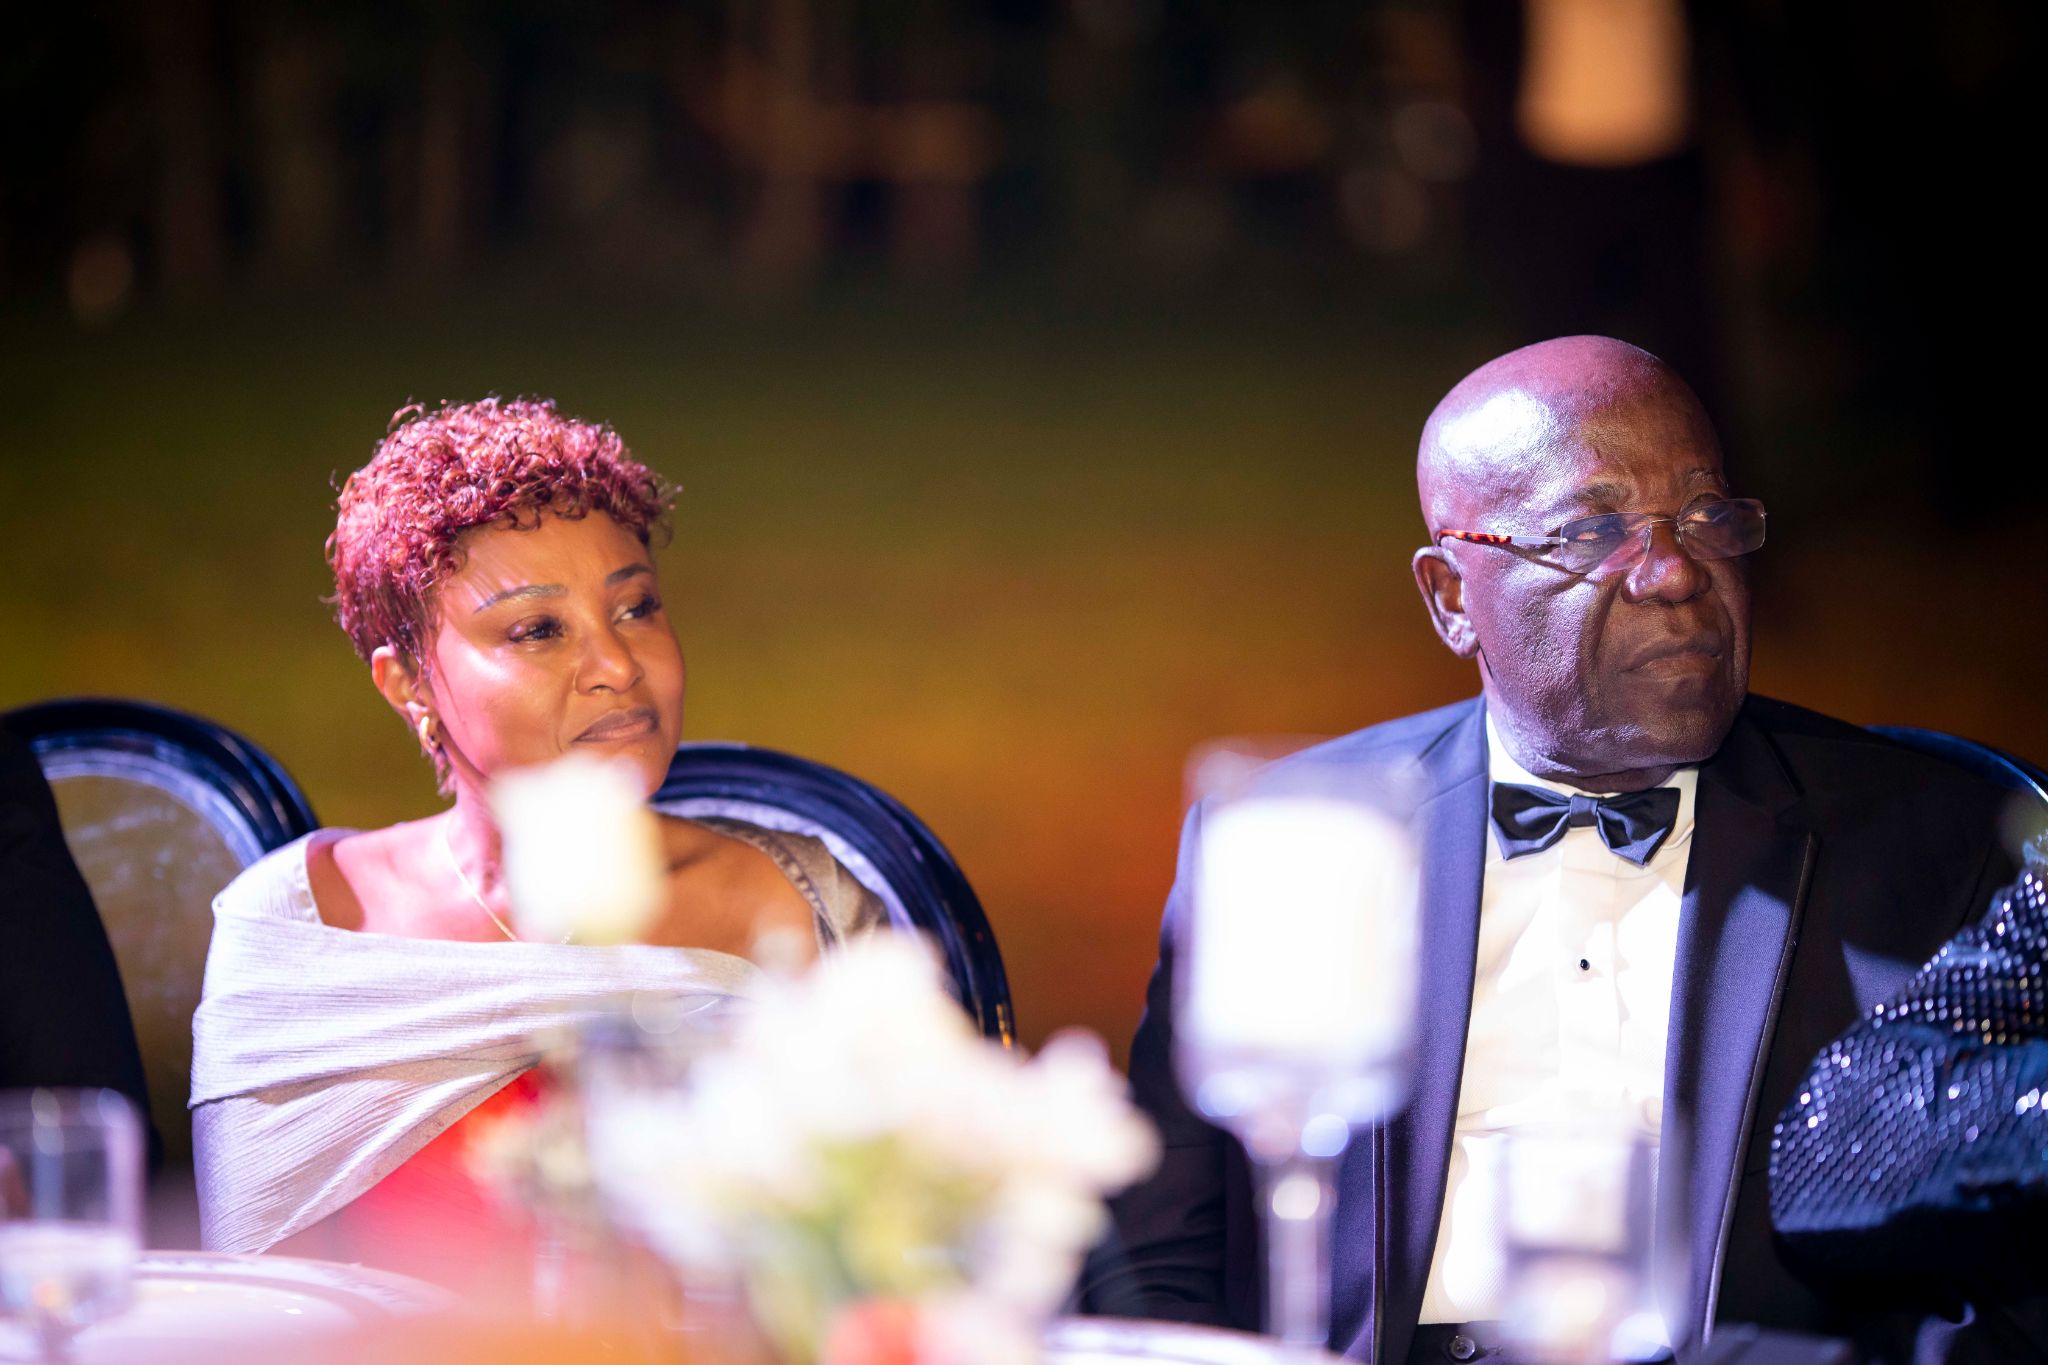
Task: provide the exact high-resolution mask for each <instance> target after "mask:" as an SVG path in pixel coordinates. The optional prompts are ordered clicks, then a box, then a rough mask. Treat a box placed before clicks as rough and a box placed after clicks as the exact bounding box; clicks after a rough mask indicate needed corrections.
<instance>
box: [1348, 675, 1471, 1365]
mask: <svg viewBox="0 0 2048 1365" xmlns="http://www.w3.org/2000/svg"><path fill="white" fill-rule="evenodd" d="M1485 718H1486V713H1485V711H1484V709H1483V708H1481V707H1480V706H1479V705H1478V704H1477V703H1476V702H1475V703H1474V704H1473V706H1472V709H1471V711H1470V712H1469V713H1468V714H1467V716H1466V717H1465V718H1464V719H1463V720H1461V721H1460V722H1458V723H1457V724H1456V725H1454V726H1452V728H1450V729H1449V730H1446V731H1445V732H1444V733H1443V736H1442V737H1441V738H1440V739H1439V740H1438V741H1437V743H1435V744H1434V745H1432V746H1431V747H1430V748H1429V749H1428V750H1426V751H1425V752H1424V753H1423V754H1422V755H1421V757H1420V760H1419V762H1420V766H1421V769H1422V772H1423V775H1424V778H1425V781H1426V782H1427V784H1428V790H1429V792H1430V793H1431V795H1429V796H1427V797H1426V798H1425V799H1424V802H1423V804H1422V806H1421V807H1420V809H1419V811H1418V815H1417V827H1418V829H1419V831H1420V834H1421V839H1422V848H1421V858H1422V910H1423V915H1422V962H1421V973H1422V979H1421V982H1420V983H1419V985H1420V990H1419V1001H1420V1004H1419V1007H1418V1008H1419V1015H1418V1018H1417V1027H1416V1038H1415V1086H1414V1089H1413V1091H1412V1092H1411V1093H1410V1096H1409V1100H1408V1104H1407V1107H1406V1108H1404V1109H1403V1110H1402V1111H1401V1113H1400V1114H1399V1115H1397V1116H1396V1117H1395V1118H1394V1120H1393V1121H1392V1122H1391V1123H1389V1124H1388V1125H1386V1127H1385V1128H1384V1129H1381V1130H1379V1131H1377V1132H1374V1133H1372V1134H1369V1135H1368V1134H1364V1133H1361V1134H1359V1135H1358V1138H1357V1140H1356V1147H1357V1149H1358V1156H1360V1157H1366V1156H1368V1155H1369V1157H1370V1159H1369V1160H1350V1161H1347V1162H1346V1163H1345V1165H1344V1184H1343V1188H1342V1191H1341V1194H1340V1198H1339V1201H1338V1208H1339V1210H1340V1218H1341V1211H1342V1210H1343V1209H1344V1208H1345V1206H1346V1205H1347V1204H1348V1205H1349V1206H1350V1207H1351V1208H1352V1209H1354V1210H1356V1211H1359V1212H1362V1211H1363V1210H1366V1209H1370V1210H1372V1211H1373V1213H1374V1214H1375V1217H1374V1218H1373V1227H1372V1243H1371V1244H1372V1247H1373V1253H1374V1254H1373V1261H1374V1264H1373V1266H1372V1271H1371V1276H1372V1285H1371V1288H1370V1295H1371V1304H1372V1311H1371V1313H1370V1314H1368V1315H1366V1317H1365V1319H1364V1320H1363V1321H1359V1320H1358V1319H1356V1318H1353V1319H1352V1321H1351V1322H1349V1323H1344V1322H1339V1323H1337V1324H1335V1325H1336V1326H1337V1327H1338V1332H1337V1334H1336V1335H1337V1338H1338V1344H1339V1345H1345V1344H1346V1342H1345V1338H1346V1337H1349V1338H1350V1340H1349V1343H1348V1347H1349V1349H1348V1350H1347V1354H1350V1355H1354V1356H1359V1355H1362V1354H1363V1353H1364V1351H1365V1349H1366V1348H1368V1347H1376V1348H1377V1349H1375V1350H1373V1358H1375V1359H1378V1360H1389V1361H1398V1360H1403V1359H1405V1358H1406V1357H1407V1354H1408V1343H1409V1341H1410V1339H1411V1338H1412V1337H1413V1335H1414V1331H1415V1319H1416V1316H1417V1314H1419V1313H1420V1312H1421V1309H1422V1291H1423V1288H1424V1283H1425V1280H1426V1278H1427V1276H1428V1275H1429V1262H1430V1257H1431V1255H1432V1254H1433V1253H1434V1251H1435V1250H1436V1230H1437V1221H1438V1219H1439V1218H1440V1217H1441V1215H1442V1213H1443V1199H1444V1178H1445V1171H1446V1169H1447V1167H1448V1165H1449V1162H1450V1152H1451V1135H1452V1128H1453V1126H1454V1124H1455V1123H1456V1120H1457V1112H1458V1082H1459V1078H1460V1077H1461V1076H1462V1074H1463V1072H1464V1066H1465V1033H1466V1024H1467V1016H1469V1015H1470V1013H1471V1009H1472V970H1473V962H1474V960H1475V958H1476V957H1477V954H1478V945H1479V888H1480V880H1481V875H1482V873H1483V872H1484V870H1485V866H1486V723H1485ZM1341 1221H1342V1222H1345V1223H1352V1227H1353V1228H1354V1229H1355V1228H1357V1224H1356V1223H1353V1222H1352V1220H1351V1219H1342V1220H1341ZM1359 1231H1363V1230H1362V1229H1359ZM1361 1269H1363V1267H1361ZM1352 1288H1353V1287H1352V1286H1345V1285H1340V1286H1339V1293H1338V1295H1337V1296H1336V1298H1337V1300H1338V1301H1339V1302H1342V1301H1344V1300H1345V1299H1346V1298H1350V1300H1351V1302H1353V1303H1357V1302H1360V1301H1361V1299H1360V1298H1359V1297H1352V1295H1351V1294H1349V1293H1347V1292H1346V1291H1349V1290H1352ZM1375 1336H1377V1341H1374V1337H1375Z"/></svg>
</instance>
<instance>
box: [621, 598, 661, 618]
mask: <svg viewBox="0 0 2048 1365" xmlns="http://www.w3.org/2000/svg"><path fill="white" fill-rule="evenodd" d="M660 610H661V599H660V598H659V597H656V596H654V595H653V594H652V593H649V594H648V595H647V596H645V597H643V598H641V599H640V600H639V601H637V602H635V603H634V604H633V605H632V606H630V607H627V608H626V613H625V614H626V616H627V618H628V619H629V620H637V619H639V618H640V617H642V616H652V615H654V613H656V612H658V611H660Z"/></svg>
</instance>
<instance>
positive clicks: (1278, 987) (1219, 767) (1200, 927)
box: [1174, 739, 1418, 1347]
mask: <svg viewBox="0 0 2048 1365" xmlns="http://www.w3.org/2000/svg"><path fill="white" fill-rule="evenodd" d="M1305 743H1306V741H1304V740H1300V739H1281V740H1275V739H1233V740H1224V741H1219V742H1217V743H1214V744H1211V745H1207V746H1205V747H1204V748H1202V749H1200V750H1198V751H1196V754H1195V755H1194V757H1193V758H1192V759H1191V761H1190V764H1189V788H1190V795H1191V796H1192V797H1194V798H1195V799H1196V800H1197V802H1198V803H1199V810H1198V813H1197V816H1196V818H1195V824H1194V845H1193V856H1194V861H1193V867H1192V875H1193V884H1192V887H1191V888H1190V889H1191V895H1190V899H1189V911H1190V917H1189V921H1188V922H1187V923H1186V924H1185V925H1184V926H1183V929H1184V937H1183V940H1182V943H1181V945H1180V957H1179V969H1178V980H1177V982H1176V989H1177V994H1178V1011H1177V1016H1176V1018H1177V1024H1176V1033H1175V1056H1174V1060H1175V1066H1176V1069H1177V1072H1178V1075H1179V1078H1180V1083H1181V1088H1182V1090H1183V1091H1184V1092H1185V1093H1186V1094H1187V1096H1188V1098H1189V1100H1190V1102H1191V1103H1192V1104H1193V1105H1194V1107H1195V1108H1196V1109H1197V1110H1199V1111H1200V1112H1201V1113H1202V1114H1204V1115H1205V1116H1207V1117H1208V1118H1209V1119H1210V1120H1211V1121H1212V1122H1214V1123H1216V1124H1218V1125H1220V1126H1222V1127H1224V1128H1226V1129H1228V1130H1229V1131H1230V1132H1232V1133H1233V1134H1235V1135H1236V1136H1237V1138H1238V1140H1239V1141H1240V1142H1242V1143H1243V1144H1244V1148H1245V1151H1246V1152H1247V1153H1248V1154H1249V1155H1250V1156H1251V1159H1252V1163H1253V1169H1254V1171H1255V1173H1256V1176H1257V1180H1258V1186H1259V1189H1258V1194H1259V1203H1260V1208H1261V1211H1262V1217H1263V1219H1264V1223H1265V1230H1266V1256H1267V1279H1266V1291H1267V1292H1266V1328H1267V1331H1268V1333H1269V1334H1271V1335H1273V1336H1275V1337H1278V1338H1280V1339H1281V1340H1282V1341H1285V1342H1287V1343H1289V1344H1291V1345H1298V1346H1315V1347H1321V1346H1323V1345H1324V1344H1325V1342H1326V1339H1327V1337H1328V1333H1329V1228H1330V1215H1331V1211H1332V1206H1333V1204H1334V1202H1335V1191H1334V1186H1333V1174H1334V1170H1335V1165H1336V1161H1337V1159H1338V1157H1339V1156H1341V1155H1342V1153H1343V1151H1344V1148H1345V1146H1346V1145H1347V1144H1348V1143H1349V1141H1350V1136H1351V1130H1352V1128H1353V1127H1354V1126H1355V1125H1360V1124H1368V1123H1377V1122H1382V1121H1384V1120H1385V1119H1386V1118H1387V1117H1388V1116H1389V1115H1391V1114H1392V1113H1393V1111H1394V1110H1395V1109H1396V1108H1397V1107H1398V1106H1399V1105H1400V1103H1401V1102H1402V1100H1403V1099H1404V1098H1405V1097H1406V1092H1407V1087H1408V1082H1409V1073H1410V1069H1411V1067H1410V1056H1411V1050H1412V1040H1413V1036H1414V1029H1415V988H1416V974H1417V956H1416V952H1417V950H1416V944H1417V914H1418V908H1417V882H1418V876H1417V868H1416V851H1415V841H1414V836H1413V833H1412V830H1411V828H1410V820H1409V816H1410V814H1411V812H1412V810H1413V800H1412V792H1413V786H1412V783H1411V782H1410V781H1409V780H1408V779H1407V778H1406V777H1405V775H1404V774H1403V773H1402V772H1401V771H1400V770H1397V769H1391V768H1380V767H1375V766H1372V765H1369V764H1365V763H1361V762H1358V761H1356V760H1347V761H1343V762H1338V761H1333V760H1331V759H1329V758H1327V757H1324V756H1322V753H1321V751H1315V752H1309V753H1290V752H1289V751H1290V750H1292V749H1299V748H1300V747H1301V746H1302V745H1303V744H1305ZM1283 755H1284V756H1283Z"/></svg>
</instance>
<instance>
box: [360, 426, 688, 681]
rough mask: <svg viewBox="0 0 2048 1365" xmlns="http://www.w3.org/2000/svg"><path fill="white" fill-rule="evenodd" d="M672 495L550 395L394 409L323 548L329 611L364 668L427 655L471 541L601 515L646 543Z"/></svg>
mask: <svg viewBox="0 0 2048 1365" xmlns="http://www.w3.org/2000/svg"><path fill="white" fill-rule="evenodd" d="M674 502H675V493H674V489H673V488H672V487H671V486H670V485H668V484H667V483H665V482H664V481H663V480H662V479H661V477H660V476H659V475H657V474H655V473H654V472H653V471H652V470H650V469H648V468H647V466H646V465H643V464H641V463H640V462H639V461H638V460H636V459H634V458H633V456H632V455H631V453H630V452H628V451H627V449H626V446H625V443H624V442H623V441H621V440H620V439H619V437H618V433H617V432H615V431H613V430H612V429H611V428H610V427H608V426H604V425H601V424H596V423H591V422H579V421H576V420H575V419H574V418H569V417H564V416H562V415H561V414H560V413H558V412H556V411H555V405H554V402H553V400H551V399H546V398H537V399H529V398H514V399H509V400H508V399H500V398H496V397H491V398H485V399H481V400H480V401H478V402H474V403H449V404H445V405H443V406H442V407H440V408H438V409H436V410H434V411H432V412H429V411H427V410H426V408H425V407H423V406H422V405H420V404H418V403H413V404H410V405H408V406H406V407H403V408H400V409H399V410H398V411H397V412H396V413H394V414H393V415H392V418H391V426H390V428H389V430H388V432H387V434H386V435H385V437H384V439H383V440H382V441H380V442H378V443H377V453H376V454H375V455H373V456H372V457H371V458H370V462H369V463H368V464H366V465H364V466H363V467H362V468H361V469H358V470H357V471H356V472H355V473H353V474H351V475H349V476H348V481H347V482H346V483H344V484H343V485H342V487H341V497H340V499H339V500H338V502H337V503H336V507H337V510H338V511H339V512H340V516H339V517H338V518H337V520H336V521H335V525H334V534H333V535H331V536H329V537H328V538H327V563H328V567H330V568H332V569H333V570H334V598H333V602H334V614H335V617H336V619H337V620H339V621H340V623H341V628H342V629H343V630H344V631H346V632H347V633H348V638H349V640H350V641H351V642H352V643H353V644H354V645H355V647H356V653H357V654H359V655H361V656H362V658H363V661H364V662H365V663H368V662H369V660H370V656H371V655H372V654H373V653H375V652H376V650H377V649H378V648H379V647H380V646H383V645H390V646H392V647H393V648H394V649H396V650H397V651H398V652H399V653H400V654H401V655H402V656H403V657H404V658H405V660H406V661H407V662H408V663H412V664H417V663H419V662H420V661H422V660H424V659H425V657H426V645H427V640H428V637H429V626H430V618H431V615H432V605H433V603H432V598H433V592H434V588H435V586H436V585H437V584H439V583H440V582H441V581H442V580H444V579H445V578H447V577H448V575H449V574H451V573H454V572H455V571H456V570H458V569H459V568H461V566H462V557H461V551H460V549H459V548H458V546H459V542H460V541H461V539H462V534H463V532H465V531H469V530H473V529H474V528H476V527H479V526H501V527H524V528H528V529H531V528H532V527H534V526H538V525H539V524H540V514H541V513H543V512H546V513H549V514H550V515H553V516H558V517H572V518H573V517H583V516H588V515H589V514H590V513H592V512H603V513H605V514H606V515H608V516H610V517H611V519H612V520H614V521H616V522H618V523H619V525H621V526H623V527H625V528H626V529H627V530H629V531H631V532H632V533H633V534H634V535H636V536H638V537H639V538H640V543H641V544H642V545H647V544H651V543H652V542H653V539H654V537H655V536H656V535H657V534H659V535H660V536H662V537H663V538H666V536H667V534H668V529H669V528H668V512H669V509H670V507H671V506H672V505H673V504H674Z"/></svg>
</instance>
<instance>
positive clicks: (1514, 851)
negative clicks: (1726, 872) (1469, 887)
mask: <svg viewBox="0 0 2048 1365" xmlns="http://www.w3.org/2000/svg"><path fill="white" fill-rule="evenodd" d="M1677 823H1678V788H1676V787H1652V788H1650V789H1649V790H1648V791H1642V792H1623V793H1622V794H1621V795H1620V796H1566V795H1564V794H1563V793H1562V792H1554V791H1551V790H1549V789H1548V788H1546V787H1524V786H1519V785H1517V784H1516V783H1513V782H1496V783H1494V784H1493V832H1494V834H1495V835H1496V836H1497V837H1498V838H1499V839H1500V851H1501V856H1502V857H1504V858H1519V857H1521V856H1522V855H1523V854H1525V853H1540V852H1542V851H1543V850H1544V849H1546V848H1549V847H1550V846H1551V845H1552V844H1554V843H1556V842H1557V841H1558V840H1559V839H1562V838H1564V832H1565V830H1567V829H1572V828H1577V827H1579V826H1582V825H1592V826H1594V827H1596V828H1597V829H1599V831H1600V842H1601V843H1603V844H1606V845H1607V847H1608V849H1609V850H1611V851H1612V852H1613V853H1614V854H1615V855H1616V856H1617V857H1621V858H1626V859H1628V860H1629V861H1630V862H1632V863H1634V864H1635V865H1636V866H1637V867H1641V866H1642V865H1643V864H1644V863H1647V862H1648V861H1650V858H1651V855H1653V854H1655V853H1656V851H1657V846H1658V845H1659V844H1662V843H1663V842H1664V840H1665V839H1666V838H1668V837H1669V836H1670V834H1671V830H1672V827H1673V826H1674V825H1676V824H1677Z"/></svg>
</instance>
